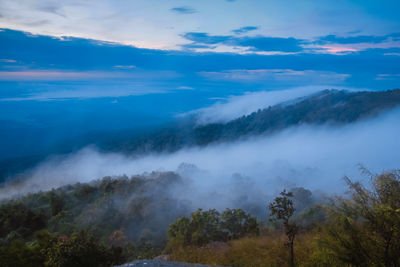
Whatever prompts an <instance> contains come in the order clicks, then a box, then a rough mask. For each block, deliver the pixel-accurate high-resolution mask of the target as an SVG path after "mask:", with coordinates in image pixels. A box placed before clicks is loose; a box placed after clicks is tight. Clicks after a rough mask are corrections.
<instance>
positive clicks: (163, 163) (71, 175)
mask: <svg viewBox="0 0 400 267" xmlns="http://www.w3.org/2000/svg"><path fill="white" fill-rule="evenodd" d="M399 116H400V110H395V111H392V112H390V113H387V114H384V115H382V116H380V117H378V118H375V119H372V120H368V121H363V122H360V123H357V124H354V125H348V126H345V127H339V128H334V127H326V126H320V127H316V126H312V127H311V126H302V127H298V128H293V129H288V130H286V131H284V132H281V133H278V134H276V135H274V136H270V137H262V138H257V139H250V140H247V141H241V142H235V143H222V144H217V145H212V146H209V147H205V148H192V149H183V150H181V151H178V152H176V153H172V154H153V155H143V156H140V157H129V156H124V155H121V154H117V153H101V152H99V151H97V150H96V149H95V148H90V147H89V148H86V149H83V150H81V151H80V152H78V153H76V154H71V155H65V156H58V157H53V158H50V159H49V160H47V161H46V162H44V163H42V164H41V165H39V166H38V167H37V168H35V169H33V170H32V171H30V172H28V173H26V176H27V177H26V178H27V180H26V182H25V183H22V184H20V185H19V186H18V187H13V186H12V185H10V186H6V187H4V188H2V189H1V191H0V195H1V196H2V197H7V196H10V195H13V194H16V193H19V194H20V193H26V192H29V191H38V190H47V189H50V188H52V187H57V186H61V185H65V184H68V183H75V182H88V181H90V180H92V179H97V178H101V177H103V176H107V175H111V176H113V175H123V174H126V175H133V174H140V173H144V172H151V171H170V170H172V171H176V170H178V171H179V172H180V173H181V174H182V175H184V176H185V177H186V178H189V179H191V180H192V183H193V184H192V185H193V188H195V189H196V196H199V199H197V200H200V199H203V200H202V201H203V204H201V202H199V203H198V205H200V206H201V205H203V206H205V205H207V204H206V203H208V202H207V201H205V199H208V200H209V204H210V205H211V203H213V201H214V205H215V203H218V202H215V201H217V200H218V199H212V198H210V196H212V195H213V194H214V193H215V194H216V195H224V194H227V193H228V192H225V189H227V188H230V187H231V186H232V179H233V177H236V176H237V174H240V176H242V177H247V178H246V179H247V181H248V183H250V184H252V185H253V186H252V189H251V190H254V188H257V189H258V190H259V193H260V194H275V193H277V192H279V190H281V189H282V188H284V187H293V186H304V187H306V188H310V189H312V190H322V191H324V192H343V191H342V190H343V189H344V183H343V181H342V177H343V175H350V176H352V177H355V178H358V177H359V176H358V170H357V164H363V165H365V166H366V167H368V168H370V169H371V170H372V171H373V172H381V171H383V170H389V169H395V168H398V167H399V165H400V162H399V159H400V155H399V151H400V143H399V142H398V141H397V140H398V136H397V133H398V132H399V131H400V124H399V123H398V122H399V121H398V118H399ZM182 163H188V164H194V165H195V166H197V168H198V170H196V168H195V169H193V168H189V169H186V171H185V169H183V170H182V165H181V164H182ZM186 166H188V165H186ZM244 190H246V189H244ZM249 190H250V189H249ZM242 193H243V194H246V192H242ZM248 193H251V192H248ZM215 194H214V195H215ZM200 195H201V197H200ZM206 195H207V196H208V197H207V198H204V197H206ZM187 197H189V198H190V196H187ZM193 198H195V196H194V195H193V196H192V200H193V201H195V199H193Z"/></svg>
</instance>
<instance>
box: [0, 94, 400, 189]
mask: <svg viewBox="0 0 400 267" xmlns="http://www.w3.org/2000/svg"><path fill="white" fill-rule="evenodd" d="M398 105H400V89H395V90H387V91H377V92H369V91H368V92H367V91H363V92H348V91H339V90H325V91H321V92H319V93H316V94H313V95H311V96H307V97H303V98H300V99H295V100H293V101H289V102H286V103H281V104H278V105H275V106H270V107H267V108H266V109H263V110H258V111H256V112H253V113H252V114H250V115H247V116H243V117H241V118H238V119H235V120H232V121H229V122H227V123H211V124H202V125H198V124H197V123H196V118H195V117H189V118H184V119H179V120H176V121H175V122H174V123H171V124H168V125H167V126H165V127H164V128H161V129H150V130H148V131H141V132H140V133H135V131H133V130H126V131H117V132H108V133H104V132H103V133H97V132H96V133H89V134H87V135H85V136H83V137H82V136H81V137H79V138H72V139H71V140H68V141H66V142H64V143H59V144H58V145H57V146H55V147H53V148H52V149H47V150H46V151H45V152H46V154H44V155H40V154H39V155H32V156H25V157H20V158H10V159H6V160H2V161H0V182H1V181H3V180H4V179H6V178H8V177H10V176H12V175H14V174H16V173H18V172H21V171H23V170H26V169H27V168H31V167H34V166H35V165H36V164H37V163H39V162H41V161H42V160H44V159H45V158H46V157H47V156H48V155H51V154H59V153H71V152H74V151H76V150H79V149H80V148H82V147H84V146H86V145H89V144H93V145H95V146H97V147H99V148H100V149H101V150H103V151H114V152H124V153H126V154H129V155H132V154H137V155H142V154H144V153H149V152H171V151H176V150H179V149H181V148H184V147H189V146H205V145H208V144H212V143H216V142H229V141H234V140H238V139H243V138H247V137H250V136H257V135H267V134H271V133H275V132H278V131H281V130H284V129H286V128H289V127H295V126H299V125H304V124H312V125H324V124H335V125H344V124H349V123H354V122H357V121H359V120H362V119H365V118H372V117H374V116H376V115H378V114H381V113H382V112H384V111H387V110H390V109H392V108H395V107H396V106H398Z"/></svg>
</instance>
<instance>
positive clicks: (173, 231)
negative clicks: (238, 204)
mask: <svg viewBox="0 0 400 267" xmlns="http://www.w3.org/2000/svg"><path fill="white" fill-rule="evenodd" d="M190 217H191V218H190V219H189V218H187V217H181V218H179V219H178V220H177V221H175V222H174V223H173V224H171V225H170V226H169V228H168V237H169V239H170V244H174V243H177V242H178V243H182V244H183V245H185V246H186V245H195V246H202V245H205V244H208V243H210V242H212V241H227V240H231V239H237V238H241V237H244V236H246V235H257V234H258V232H259V226H258V222H257V220H256V219H255V218H254V217H251V216H250V215H249V214H247V213H245V212H244V211H243V210H241V209H234V210H231V209H226V210H225V211H224V212H222V213H219V212H218V211H216V210H208V211H203V210H202V209H198V210H197V211H195V212H193V213H192V214H191V215H190Z"/></svg>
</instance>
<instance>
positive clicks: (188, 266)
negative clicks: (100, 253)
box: [114, 260, 211, 267]
mask: <svg viewBox="0 0 400 267" xmlns="http://www.w3.org/2000/svg"><path fill="white" fill-rule="evenodd" d="M137 266H144V267H211V265H204V264H195V263H186V262H174V261H162V260H138V261H133V262H130V263H125V264H123V265H119V266H114V267H137Z"/></svg>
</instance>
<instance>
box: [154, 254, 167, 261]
mask: <svg viewBox="0 0 400 267" xmlns="http://www.w3.org/2000/svg"><path fill="white" fill-rule="evenodd" d="M170 258H171V256H170V255H168V254H164V255H159V256H157V257H155V258H154V260H160V261H169V259H170Z"/></svg>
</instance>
